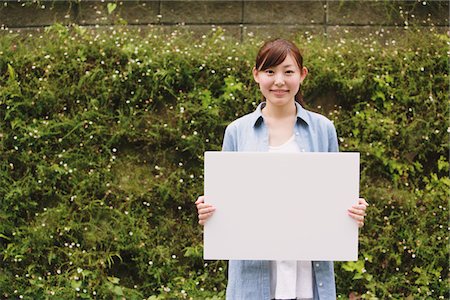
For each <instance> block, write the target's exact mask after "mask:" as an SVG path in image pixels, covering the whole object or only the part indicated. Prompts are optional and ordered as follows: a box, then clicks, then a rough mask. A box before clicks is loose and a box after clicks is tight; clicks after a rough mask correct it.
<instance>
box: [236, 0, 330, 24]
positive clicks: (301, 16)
mask: <svg viewBox="0 0 450 300" xmlns="http://www.w3.org/2000/svg"><path fill="white" fill-rule="evenodd" d="M324 13H325V10H324V6H323V3H322V1H245V2H244V23H246V24H252V23H263V24H302V25H311V24H323V23H324V18H325V16H324Z"/></svg>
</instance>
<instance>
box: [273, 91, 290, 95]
mask: <svg viewBox="0 0 450 300" xmlns="http://www.w3.org/2000/svg"><path fill="white" fill-rule="evenodd" d="M270 91H271V92H272V93H275V94H285V93H288V92H289V90H270Z"/></svg>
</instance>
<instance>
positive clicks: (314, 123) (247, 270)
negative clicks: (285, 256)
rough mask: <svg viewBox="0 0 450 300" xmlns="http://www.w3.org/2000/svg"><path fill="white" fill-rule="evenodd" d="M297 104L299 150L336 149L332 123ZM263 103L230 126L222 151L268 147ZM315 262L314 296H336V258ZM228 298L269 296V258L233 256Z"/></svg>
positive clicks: (250, 299) (252, 299) (324, 298)
mask: <svg viewBox="0 0 450 300" xmlns="http://www.w3.org/2000/svg"><path fill="white" fill-rule="evenodd" d="M295 105H296V107H297V121H296V123H295V127H294V134H295V141H296V142H297V144H298V146H299V148H300V151H304V152H337V151H338V142H337V136H336V129H335V128H334V125H333V123H332V122H331V121H330V120H328V119H327V118H326V117H324V116H322V115H319V114H317V113H313V112H310V111H307V110H306V109H304V108H303V107H302V106H301V105H299V104H298V103H297V102H295ZM264 106H265V102H262V103H261V104H259V106H258V107H257V108H256V110H255V111H254V112H252V113H250V114H248V115H245V116H243V117H241V118H239V119H237V120H235V121H233V122H232V123H230V124H229V125H228V126H227V128H226V130H225V137H224V140H223V146H222V151H252V152H253V151H260V152H264V151H268V150H269V132H268V129H267V126H266V125H265V124H264V117H263V115H262V112H261V110H262V108H263V107H264ZM299 172H301V170H299ZM299 192H301V191H299ZM312 264H313V295H314V300H317V299H320V300H328V299H333V300H334V299H336V286H335V282H334V268H333V262H332V261H313V262H312ZM226 299H227V300H269V299H270V261H261V260H230V261H229V263H228V286H227V292H226Z"/></svg>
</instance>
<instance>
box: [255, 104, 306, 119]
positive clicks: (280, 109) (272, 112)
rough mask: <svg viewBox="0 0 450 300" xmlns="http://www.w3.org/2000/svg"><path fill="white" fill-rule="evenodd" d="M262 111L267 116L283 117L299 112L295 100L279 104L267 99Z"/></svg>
mask: <svg viewBox="0 0 450 300" xmlns="http://www.w3.org/2000/svg"><path fill="white" fill-rule="evenodd" d="M262 113H263V115H264V116H265V117H269V118H275V119H283V118H288V117H292V116H295V115H296V114H297V108H296V106H295V102H290V103H288V104H286V105H283V106H277V105H273V104H271V103H270V102H269V101H266V106H264V108H263V109H262Z"/></svg>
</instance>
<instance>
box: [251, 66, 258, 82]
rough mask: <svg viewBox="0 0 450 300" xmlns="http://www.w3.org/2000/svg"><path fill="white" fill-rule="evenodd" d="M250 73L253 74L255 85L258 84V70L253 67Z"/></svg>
mask: <svg viewBox="0 0 450 300" xmlns="http://www.w3.org/2000/svg"><path fill="white" fill-rule="evenodd" d="M252 73H253V79H255V81H256V83H259V79H258V70H256V68H255V67H253V70H252Z"/></svg>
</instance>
